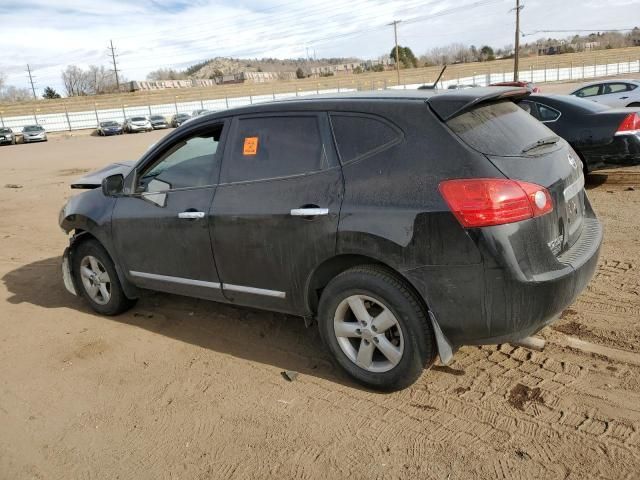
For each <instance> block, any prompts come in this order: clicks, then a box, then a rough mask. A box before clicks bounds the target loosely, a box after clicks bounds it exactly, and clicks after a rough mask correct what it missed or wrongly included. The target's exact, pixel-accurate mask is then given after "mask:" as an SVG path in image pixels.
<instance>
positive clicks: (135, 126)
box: [123, 117, 153, 133]
mask: <svg viewBox="0 0 640 480" xmlns="http://www.w3.org/2000/svg"><path fill="white" fill-rule="evenodd" d="M123 128H124V131H125V132H127V133H133V132H150V131H151V130H153V126H152V125H151V122H150V121H149V119H148V118H147V117H131V118H127V119H126V120H125V122H124V126H123Z"/></svg>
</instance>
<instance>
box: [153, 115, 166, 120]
mask: <svg viewBox="0 0 640 480" xmlns="http://www.w3.org/2000/svg"><path fill="white" fill-rule="evenodd" d="M151 120H164V117H162V116H160V115H154V116H153V117H151Z"/></svg>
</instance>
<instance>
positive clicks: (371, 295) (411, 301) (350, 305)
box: [318, 265, 436, 391]
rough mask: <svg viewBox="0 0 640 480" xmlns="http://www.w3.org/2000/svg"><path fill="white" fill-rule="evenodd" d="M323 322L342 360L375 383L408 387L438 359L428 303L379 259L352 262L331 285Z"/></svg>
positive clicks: (323, 300)
mask: <svg viewBox="0 0 640 480" xmlns="http://www.w3.org/2000/svg"><path fill="white" fill-rule="evenodd" d="M318 324H319V328H320V335H321V337H322V339H323V341H324V343H325V344H326V345H327V347H328V348H329V350H330V351H331V353H332V355H333V357H334V358H335V360H336V361H337V363H338V364H339V365H340V366H341V367H342V368H343V369H344V370H345V371H346V372H347V373H348V374H349V375H350V376H351V377H352V378H353V379H354V380H356V381H357V382H359V383H361V384H363V385H365V386H367V387H370V388H374V389H377V390H387V391H391V390H400V389H402V388H405V387H407V386H409V385H411V384H412V383H413V382H415V381H416V380H417V378H418V377H419V376H420V375H421V374H422V372H423V370H424V368H425V367H427V366H428V365H430V364H431V363H432V362H433V360H434V359H435V355H436V348H435V337H434V334H433V329H432V328H431V325H430V323H429V320H428V318H427V313H426V309H425V308H424V307H423V306H422V305H421V302H420V300H419V298H418V297H417V295H416V294H415V293H414V292H413V291H412V290H411V289H410V288H409V287H408V286H407V285H406V283H405V282H404V280H403V279H402V278H400V277H399V276H397V275H396V274H394V273H392V272H390V271H388V270H387V269H385V268H382V267H379V266H376V265H368V266H362V267H355V268H351V269H349V270H347V271H345V272H343V273H341V274H340V275H338V276H337V277H336V278H334V279H333V280H332V281H331V282H330V283H329V284H328V285H327V287H326V288H325V289H324V291H323V292H322V297H321V298H320V305H319V309H318Z"/></svg>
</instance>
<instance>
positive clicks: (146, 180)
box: [137, 125, 222, 193]
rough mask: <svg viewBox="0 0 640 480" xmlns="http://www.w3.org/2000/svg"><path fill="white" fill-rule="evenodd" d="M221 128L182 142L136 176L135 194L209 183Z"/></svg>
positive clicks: (200, 185)
mask: <svg viewBox="0 0 640 480" xmlns="http://www.w3.org/2000/svg"><path fill="white" fill-rule="evenodd" d="M221 134H222V125H221V126H219V127H213V129H209V130H208V131H207V132H206V133H204V132H203V133H200V134H197V135H194V136H192V137H188V138H185V139H183V140H181V141H179V142H178V143H176V144H175V145H173V146H172V147H171V148H170V149H169V150H168V151H166V152H165V153H164V154H162V155H161V156H160V157H159V159H158V160H157V161H156V162H154V163H153V164H152V165H150V166H148V167H147V168H146V169H145V170H144V171H143V172H141V173H140V175H139V184H138V188H137V191H138V192H149V193H155V192H163V191H166V190H173V189H176V188H187V187H203V186H206V185H209V184H210V183H211V177H212V174H213V168H214V166H215V163H216V162H215V156H216V152H217V150H218V144H219V142H220V135H221Z"/></svg>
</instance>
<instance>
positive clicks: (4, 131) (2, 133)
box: [0, 127, 16, 145]
mask: <svg viewBox="0 0 640 480" xmlns="http://www.w3.org/2000/svg"><path fill="white" fill-rule="evenodd" d="M15 144H16V136H15V134H14V133H13V130H11V129H10V128H9V127H0V145H15Z"/></svg>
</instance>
